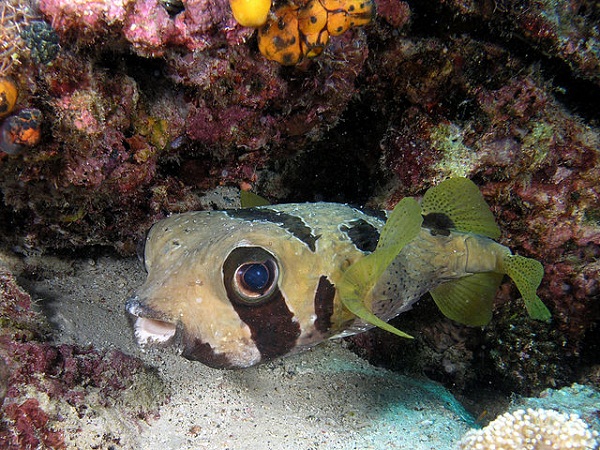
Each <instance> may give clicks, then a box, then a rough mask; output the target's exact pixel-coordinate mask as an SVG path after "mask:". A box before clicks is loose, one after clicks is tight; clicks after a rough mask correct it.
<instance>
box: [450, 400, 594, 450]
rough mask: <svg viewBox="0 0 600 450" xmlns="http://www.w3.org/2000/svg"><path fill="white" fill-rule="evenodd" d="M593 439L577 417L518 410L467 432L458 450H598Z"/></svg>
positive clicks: (544, 411) (554, 412) (542, 410)
mask: <svg viewBox="0 0 600 450" xmlns="http://www.w3.org/2000/svg"><path fill="white" fill-rule="evenodd" d="M597 436H598V433H596V432H595V431H594V432H591V431H590V430H588V426H587V424H586V423H585V422H584V421H583V420H581V419H580V418H579V416H577V414H570V415H569V414H563V413H559V412H556V411H553V410H551V409H549V410H547V409H528V410H527V411H525V410H523V409H519V410H517V411H514V412H512V413H506V414H503V415H501V416H500V417H498V418H496V419H495V420H494V421H493V422H491V423H490V424H489V425H488V426H486V427H485V428H483V429H482V430H474V431H470V432H469V433H467V435H466V436H465V437H464V438H463V439H462V441H461V442H460V444H459V447H460V448H461V449H462V450H493V449H496V450H498V449H500V450H517V449H523V450H527V449H531V450H534V449H542V448H544V449H549V450H550V449H557V450H559V449H564V448H572V449H577V450H590V449H592V450H593V449H595V448H598V442H597V441H596V437H597Z"/></svg>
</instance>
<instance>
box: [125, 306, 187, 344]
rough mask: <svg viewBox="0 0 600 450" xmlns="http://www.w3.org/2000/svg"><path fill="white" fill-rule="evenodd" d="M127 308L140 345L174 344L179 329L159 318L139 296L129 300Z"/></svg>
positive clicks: (171, 322) (175, 325)
mask: <svg viewBox="0 0 600 450" xmlns="http://www.w3.org/2000/svg"><path fill="white" fill-rule="evenodd" d="M125 308H126V310H127V312H128V313H129V316H130V318H131V319H132V321H133V332H134V335H135V339H136V341H137V343H138V344H139V345H141V346H146V345H169V344H173V343H174V341H175V337H176V335H177V334H178V333H177V332H178V329H179V327H178V326H177V324H176V323H175V322H174V321H172V320H169V319H168V318H163V317H160V318H159V317H157V316H159V314H157V313H156V312H154V311H152V310H151V309H149V308H148V307H147V306H145V305H144V303H143V302H142V301H141V300H140V299H139V297H137V296H134V297H131V298H130V299H129V300H127V303H126V304H125Z"/></svg>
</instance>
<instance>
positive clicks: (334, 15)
mask: <svg viewBox="0 0 600 450" xmlns="http://www.w3.org/2000/svg"><path fill="white" fill-rule="evenodd" d="M349 28H350V17H349V15H348V14H347V13H346V11H335V12H330V13H329V14H328V16H327V31H329V34H330V35H332V36H339V35H340V34H342V33H344V32H346V31H348V29H349Z"/></svg>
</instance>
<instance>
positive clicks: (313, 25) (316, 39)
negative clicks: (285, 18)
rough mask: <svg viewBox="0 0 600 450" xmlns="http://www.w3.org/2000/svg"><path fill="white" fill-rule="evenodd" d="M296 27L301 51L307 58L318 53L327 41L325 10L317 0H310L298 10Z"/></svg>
mask: <svg viewBox="0 0 600 450" xmlns="http://www.w3.org/2000/svg"><path fill="white" fill-rule="evenodd" d="M298 27H299V30H300V39H301V46H302V53H303V54H304V55H306V56H307V57H308V58H314V57H315V56H318V55H320V54H321V53H322V52H323V50H324V49H325V46H326V45H327V42H328V41H329V32H328V30H327V10H326V9H325V8H323V5H322V4H321V2H320V1H319V0H310V1H309V2H308V3H307V4H306V6H304V7H303V8H300V10H299V11H298Z"/></svg>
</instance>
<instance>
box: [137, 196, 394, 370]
mask: <svg viewBox="0 0 600 450" xmlns="http://www.w3.org/2000/svg"><path fill="white" fill-rule="evenodd" d="M384 223H385V215H379V216H376V215H372V214H367V213H365V212H362V211H360V210H359V209H356V208H353V207H350V206H347V205H342V204H335V203H313V204H285V205H276V206H266V207H257V208H247V209H237V210H225V211H200V212H189V213H184V214H179V215H174V216H171V217H169V218H167V219H165V220H163V221H161V222H158V223H157V224H155V225H154V226H153V227H152V228H151V230H150V232H149V234H148V236H147V238H146V246H145V251H144V253H145V254H144V259H145V266H146V269H147V272H148V278H147V280H146V282H145V283H144V285H143V286H142V287H140V288H139V289H138V290H137V291H136V292H135V294H134V295H133V296H132V297H131V298H130V299H129V300H128V301H127V310H128V311H129V313H130V314H131V315H132V316H134V318H135V320H136V325H135V331H136V337H137V339H138V342H140V343H141V344H145V343H161V342H164V343H174V344H175V345H178V346H179V347H180V348H181V350H182V354H183V356H185V357H187V358H189V359H193V360H198V361H201V362H203V363H205V364H207V365H209V366H212V367H218V368H241V367H249V366H252V365H255V364H258V363H261V362H264V361H268V360H271V359H273V358H277V357H279V356H283V355H288V354H292V353H295V352H298V351H302V350H304V349H307V348H309V347H311V346H314V345H316V344H318V343H320V342H322V341H323V340H326V339H329V338H331V337H335V336H337V335H340V334H343V333H345V332H346V331H347V330H348V329H352V328H354V329H356V331H363V330H365V329H367V328H370V327H371V326H370V325H367V324H365V323H364V322H362V321H361V320H360V319H357V318H356V316H354V315H353V314H351V313H350V312H349V311H348V310H347V309H345V308H344V307H343V306H342V304H341V302H340V300H339V297H338V293H337V291H336V288H335V286H336V284H337V283H338V282H339V281H340V279H341V277H342V274H343V272H344V271H345V269H346V268H347V267H349V266H350V265H351V264H353V263H354V262H355V261H356V260H358V259H360V258H362V257H363V256H364V255H365V254H368V253H370V252H371V251H373V250H374V248H375V246H376V244H377V241H378V238H379V231H380V230H381V228H382V227H383V225H384ZM256 263H259V264H264V267H265V270H266V271H269V270H271V271H274V272H276V276H275V279H274V280H267V282H266V283H267V284H268V283H269V282H270V281H273V284H274V285H273V286H272V287H270V289H271V290H270V291H269V292H260V293H259V295H257V296H253V295H240V292H239V291H240V290H243V289H244V286H243V284H244V280H243V278H240V277H242V276H243V272H244V270H246V269H245V268H248V267H249V268H250V269H249V270H254V268H255V267H256V266H253V265H252V264H256ZM240 280H241V281H240ZM267 288H269V286H267V287H263V286H261V289H265V290H268V289H267ZM250 294H252V293H250ZM263 297H264V298H263Z"/></svg>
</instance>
